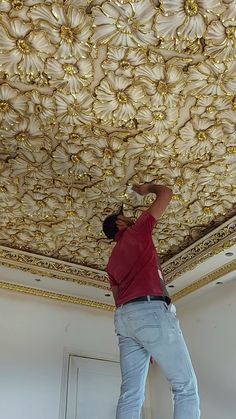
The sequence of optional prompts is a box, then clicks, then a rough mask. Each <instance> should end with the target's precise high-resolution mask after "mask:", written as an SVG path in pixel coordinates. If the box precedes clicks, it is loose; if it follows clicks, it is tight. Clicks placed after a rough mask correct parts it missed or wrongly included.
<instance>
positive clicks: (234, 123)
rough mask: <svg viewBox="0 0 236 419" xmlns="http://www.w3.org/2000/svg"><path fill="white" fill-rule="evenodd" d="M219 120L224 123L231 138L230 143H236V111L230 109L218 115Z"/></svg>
mask: <svg viewBox="0 0 236 419" xmlns="http://www.w3.org/2000/svg"><path fill="white" fill-rule="evenodd" d="M218 121H219V122H221V124H222V129H223V131H224V133H225V134H226V136H227V138H229V143H231V144H232V145H235V144H236V111H235V110H234V109H229V110H226V111H223V112H221V113H220V114H219V115H218Z"/></svg>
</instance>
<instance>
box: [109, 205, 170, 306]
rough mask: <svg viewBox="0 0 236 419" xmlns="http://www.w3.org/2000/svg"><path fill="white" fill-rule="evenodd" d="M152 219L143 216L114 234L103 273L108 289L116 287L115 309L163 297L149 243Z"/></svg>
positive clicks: (154, 255) (150, 240)
mask: <svg viewBox="0 0 236 419" xmlns="http://www.w3.org/2000/svg"><path fill="white" fill-rule="evenodd" d="M155 224H156V219H155V218H154V217H153V216H152V215H151V214H150V213H149V212H147V211H145V212H143V213H142V215H141V216H140V217H139V218H138V220H137V221H136V222H135V224H133V225H132V226H131V227H128V228H127V229H125V230H121V231H119V232H118V233H117V235H116V237H115V239H116V241H117V243H116V245H115V247H114V248H113V251H112V254H111V256H110V258H109V261H108V264H107V267H106V271H107V273H108V276H109V280H110V284H111V286H118V300H117V306H120V305H121V304H124V303H126V302H128V301H130V300H132V299H134V298H137V297H142V296H145V295H163V291H162V286H161V281H160V276H159V273H158V269H159V270H160V266H159V258H158V255H157V252H156V249H155V246H154V243H153V241H152V230H153V227H154V225H155Z"/></svg>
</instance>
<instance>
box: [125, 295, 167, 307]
mask: <svg viewBox="0 0 236 419" xmlns="http://www.w3.org/2000/svg"><path fill="white" fill-rule="evenodd" d="M155 300H159V301H164V302H165V303H166V304H168V305H169V304H170V301H171V300H170V298H169V297H163V296H161V295H145V296H144V297H137V298H134V299H133V300H129V301H127V302H126V303H124V304H123V305H125V304H129V303H134V302H135V301H155Z"/></svg>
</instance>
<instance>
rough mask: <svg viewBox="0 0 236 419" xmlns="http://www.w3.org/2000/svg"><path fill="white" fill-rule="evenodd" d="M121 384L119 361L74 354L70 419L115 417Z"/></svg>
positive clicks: (71, 367)
mask: <svg viewBox="0 0 236 419" xmlns="http://www.w3.org/2000/svg"><path fill="white" fill-rule="evenodd" d="M120 384H121V375H120V365H119V363H118V362H111V361H103V360H99V359H92V358H83V357H78V356H72V355H71V356H70V360H69V376H68V391H67V403H66V419H91V418H96V419H115V417H116V406H117V401H118V397H119V393H120Z"/></svg>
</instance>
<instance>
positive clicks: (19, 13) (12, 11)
mask: <svg viewBox="0 0 236 419" xmlns="http://www.w3.org/2000/svg"><path fill="white" fill-rule="evenodd" d="M37 3H39V1H38V0H0V12H6V13H9V16H10V17H11V18H14V17H16V18H18V19H22V20H24V21H28V20H29V17H28V15H27V12H28V11H29V10H30V7H31V6H34V5H36V4H37Z"/></svg>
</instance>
